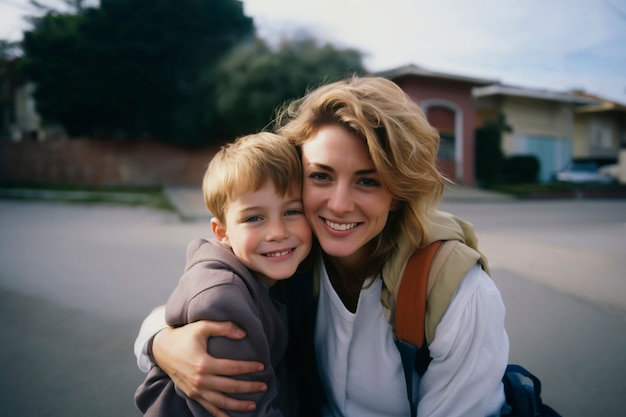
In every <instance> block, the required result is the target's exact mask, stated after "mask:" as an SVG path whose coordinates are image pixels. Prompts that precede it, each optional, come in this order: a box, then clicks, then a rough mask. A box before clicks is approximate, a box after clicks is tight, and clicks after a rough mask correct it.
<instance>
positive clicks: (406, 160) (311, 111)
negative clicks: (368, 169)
mask: <svg viewBox="0 0 626 417" xmlns="http://www.w3.org/2000/svg"><path fill="white" fill-rule="evenodd" d="M274 122H275V131H276V132H277V133H279V134H281V135H282V136H284V137H285V138H287V139H288V140H289V141H291V142H292V143H294V144H295V145H296V146H297V147H298V148H299V149H300V150H301V146H302V145H303V144H304V143H305V142H306V141H307V140H308V139H309V138H311V136H313V134H314V133H315V132H316V131H317V129H319V128H320V127H321V126H324V125H339V126H342V127H344V128H346V129H347V130H348V131H349V132H351V133H353V134H354V135H356V136H357V137H359V138H360V139H362V140H363V142H364V143H365V144H366V146H367V148H368V150H369V154H370V156H371V158H372V161H373V163H374V166H375V168H376V170H377V172H378V173H379V175H380V178H381V183H382V185H383V186H384V187H385V188H386V189H387V190H388V191H389V193H390V194H391V195H392V196H393V198H394V199H396V200H397V201H398V202H399V207H398V210H396V211H394V212H392V213H390V216H389V219H388V220H387V224H386V225H385V227H384V229H383V231H382V233H381V234H380V235H379V236H378V237H377V238H376V239H375V242H373V243H374V245H373V247H374V249H373V253H372V258H373V259H374V260H377V261H379V262H384V259H385V257H386V256H388V254H389V252H390V251H391V250H393V249H394V247H395V242H397V240H398V237H399V236H400V234H401V233H404V234H406V235H407V236H408V237H409V239H410V241H411V243H412V245H413V246H414V247H415V248H418V247H421V246H423V245H424V244H425V243H426V242H427V240H428V230H429V220H428V219H429V217H428V215H429V213H430V211H431V210H432V209H434V208H435V207H436V206H437V204H438V202H439V201H440V199H441V196H442V194H443V190H444V185H445V183H446V182H448V180H447V179H446V178H445V177H444V176H443V175H442V174H441V173H440V172H439V170H438V169H437V165H436V164H437V151H438V149H439V133H438V131H437V130H436V129H435V128H433V127H432V126H431V125H430V124H429V123H428V121H427V119H426V116H425V115H424V113H423V112H422V110H421V109H420V108H419V106H418V105H417V104H416V103H415V102H414V101H413V100H412V99H411V98H410V97H409V96H408V95H407V94H406V93H405V92H404V91H403V90H402V89H401V88H400V87H398V85H396V84H395V83H393V82H392V81H390V80H388V79H385V78H380V77H359V76H352V77H350V78H348V79H346V80H343V81H339V82H335V83H331V84H328V85H324V86H321V87H318V88H317V89H315V90H312V91H310V92H308V94H307V95H306V96H304V97H303V98H301V99H298V100H295V101H293V102H291V103H289V104H288V105H286V106H285V107H283V108H282V109H281V110H280V111H279V112H278V113H277V117H276V119H275V121H274Z"/></svg>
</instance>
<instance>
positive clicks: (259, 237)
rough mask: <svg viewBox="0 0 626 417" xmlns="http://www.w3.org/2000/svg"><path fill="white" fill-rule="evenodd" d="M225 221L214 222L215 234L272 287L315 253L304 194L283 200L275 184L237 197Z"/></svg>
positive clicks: (289, 196) (288, 194) (286, 195)
mask: <svg viewBox="0 0 626 417" xmlns="http://www.w3.org/2000/svg"><path fill="white" fill-rule="evenodd" d="M224 217H225V219H226V224H224V225H222V224H220V223H219V222H218V221H217V220H216V219H212V220H211V228H212V230H213V234H214V235H215V237H216V238H217V240H218V241H220V242H222V243H225V244H226V245H228V246H230V247H231V249H232V251H233V253H234V254H235V256H236V257H237V258H238V259H239V260H240V261H241V262H242V263H243V264H244V265H245V266H246V267H247V268H248V269H250V270H252V271H253V272H254V273H255V275H256V276H257V277H258V278H259V279H261V280H262V281H263V282H264V283H265V284H267V285H269V286H271V285H273V284H274V283H275V282H276V281H277V280H281V279H286V278H289V277H291V276H292V275H293V274H294V273H295V271H296V269H297V267H298V265H299V264H300V262H302V261H303V260H304V259H305V258H306V256H307V255H308V254H309V251H310V250H311V241H312V238H311V229H310V227H309V224H308V223H307V220H306V217H305V216H304V211H303V208H302V199H301V195H300V192H297V193H287V194H285V195H284V196H280V195H278V194H277V193H276V189H275V187H274V185H273V184H272V182H271V181H268V182H267V183H265V185H264V186H263V187H262V188H260V189H259V190H257V191H251V192H245V193H241V194H237V195H235V196H234V198H233V199H232V200H231V201H230V203H229V204H228V207H227V209H226V213H225V216H224Z"/></svg>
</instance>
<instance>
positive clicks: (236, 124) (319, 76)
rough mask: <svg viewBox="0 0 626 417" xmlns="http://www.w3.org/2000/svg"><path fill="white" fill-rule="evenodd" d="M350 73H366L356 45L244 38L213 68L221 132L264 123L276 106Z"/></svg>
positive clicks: (250, 129) (247, 130) (253, 128)
mask: <svg viewBox="0 0 626 417" xmlns="http://www.w3.org/2000/svg"><path fill="white" fill-rule="evenodd" d="M352 73H365V68H364V67H363V64H362V56H361V54H360V53H359V52H358V51H355V50H351V49H346V50H342V49H337V48H335V47H333V46H332V45H329V44H326V45H318V44H317V43H316V42H315V41H314V40H313V39H299V40H286V41H284V42H283V43H282V44H281V45H279V46H278V48H277V49H276V50H272V49H271V48H270V47H268V46H267V44H265V43H264V42H262V41H260V40H257V41H256V42H255V43H246V44H242V45H240V46H239V47H237V48H235V49H233V50H232V51H231V52H230V53H229V54H228V55H227V56H226V57H225V58H224V60H222V61H221V62H220V64H219V65H218V67H217V69H216V71H215V74H214V76H215V84H216V91H215V103H216V113H215V116H216V117H217V118H218V119H219V121H220V123H221V125H220V131H221V134H222V135H223V136H224V137H225V138H233V137H236V136H239V135H242V134H246V133H250V132H256V131H259V130H261V129H264V128H265V127H267V126H268V125H269V124H270V122H271V121H272V116H273V114H274V111H275V110H276V108H277V107H279V106H281V105H283V104H284V103H285V102H288V101H290V100H292V99H294V98H298V97H301V96H302V95H303V94H304V93H305V92H306V91H307V89H309V88H313V87H316V86H318V85H320V84H324V83H328V82H332V81H336V80H339V79H342V78H345V77H346V76H348V75H350V74H352Z"/></svg>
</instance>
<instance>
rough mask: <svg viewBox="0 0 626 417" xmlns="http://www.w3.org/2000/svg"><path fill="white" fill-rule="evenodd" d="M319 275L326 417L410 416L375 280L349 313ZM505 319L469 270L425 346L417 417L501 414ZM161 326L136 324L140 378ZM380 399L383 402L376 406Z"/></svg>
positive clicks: (161, 320) (483, 277) (485, 281)
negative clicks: (427, 353) (428, 359)
mask: <svg viewBox="0 0 626 417" xmlns="http://www.w3.org/2000/svg"><path fill="white" fill-rule="evenodd" d="M320 276H321V280H320V281H321V283H320V305H319V308H318V318H317V324H316V331H315V348H316V352H317V359H318V366H319V368H320V369H319V371H320V376H321V378H322V382H323V383H324V385H325V388H326V391H327V394H328V398H329V401H331V410H326V412H327V414H326V415H332V416H337V417H338V416H344V417H362V416H393V415H406V416H409V413H408V407H409V406H408V399H407V395H406V385H405V382H404V374H403V373H402V372H403V371H402V364H401V361H400V356H399V354H398V352H397V349H396V347H395V343H394V341H393V336H392V335H391V332H390V327H389V324H388V322H387V321H386V320H385V319H384V315H383V314H382V306H381V304H380V285H381V280H380V279H379V278H377V279H376V280H375V282H374V283H373V284H372V286H371V287H370V288H368V289H364V290H363V291H361V296H360V298H359V304H358V307H357V312H356V313H355V314H352V313H350V312H349V311H348V310H347V309H345V307H344V306H343V304H342V303H341V301H340V300H339V297H338V296H337V294H336V292H335V291H334V289H333V288H332V285H330V281H329V280H328V276H327V274H326V269H325V268H320ZM375 296H376V297H375ZM329 312H330V314H328V313H329ZM504 313H505V311H504V305H503V303H502V298H501V295H500V292H499V291H498V289H497V288H496V286H495V284H494V283H493V281H492V280H491V278H489V276H488V275H487V274H486V273H485V272H484V271H483V270H482V269H481V268H480V267H478V266H475V267H473V268H472V269H471V270H470V271H469V272H468V273H467V275H466V276H465V278H464V279H463V281H462V282H461V284H460V285H459V288H458V289H457V291H456V293H455V294H454V297H453V299H452V301H451V303H450V306H449V307H448V310H447V311H446V313H445V314H444V316H443V318H442V320H441V322H440V323H439V325H438V326H437V329H436V331H435V339H434V340H433V342H432V344H431V345H430V346H429V348H430V354H431V356H432V358H433V360H432V361H431V362H430V365H429V366H428V371H427V372H426V373H425V374H424V376H423V378H422V379H421V381H419V385H418V387H419V397H418V398H419V403H418V416H422V417H423V416H428V417H455V416H459V417H461V416H463V417H472V416H477V417H484V416H492V415H493V416H497V415H499V414H500V408H501V406H502V405H503V403H504V391H503V387H502V383H501V382H500V381H501V378H502V375H503V374H504V370H505V368H506V364H507V361H508V352H509V340H508V336H507V334H506V331H505V330H504ZM164 327H166V325H165V317H164V309H161V310H155V311H153V312H152V313H151V314H150V315H149V316H148V317H147V318H146V319H145V320H144V322H143V324H142V327H141V330H140V333H139V335H138V336H137V340H136V341H135V355H136V356H137V364H138V366H139V369H141V370H142V371H144V372H148V371H149V369H150V367H151V365H152V363H151V361H150V357H149V356H148V354H147V346H148V343H149V341H150V339H151V338H152V337H153V336H154V335H155V334H156V333H157V332H158V331H160V330H161V329H163V328H164ZM348 381H350V383H349V384H348ZM370 396H371V397H370ZM380 397H384V398H383V399H382V400H380V402H378V400H379V399H380ZM374 398H376V400H375V402H374V404H372V402H373V401H372V400H371V399H374ZM405 412H406V414H405Z"/></svg>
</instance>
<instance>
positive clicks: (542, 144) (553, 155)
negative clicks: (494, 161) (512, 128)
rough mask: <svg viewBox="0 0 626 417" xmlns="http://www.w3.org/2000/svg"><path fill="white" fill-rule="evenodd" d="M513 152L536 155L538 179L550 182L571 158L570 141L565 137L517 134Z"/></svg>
mask: <svg viewBox="0 0 626 417" xmlns="http://www.w3.org/2000/svg"><path fill="white" fill-rule="evenodd" d="M515 153H516V154H525V155H534V156H536V157H537V159H538V160H539V175H538V176H539V178H538V179H539V181H540V182H550V181H553V180H554V174H555V173H556V172H558V171H560V170H561V169H563V167H565V165H566V164H567V163H568V162H569V161H570V160H571V159H572V142H571V140H569V139H565V138H552V137H543V136H532V135H528V136H524V135H519V136H516V137H515Z"/></svg>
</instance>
